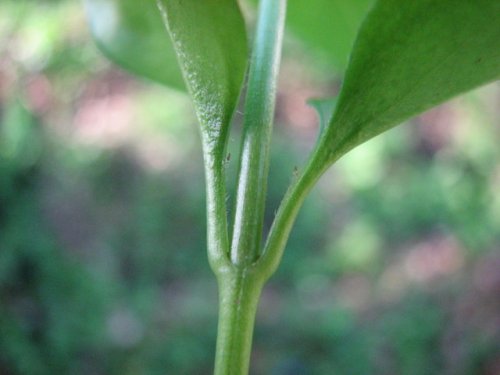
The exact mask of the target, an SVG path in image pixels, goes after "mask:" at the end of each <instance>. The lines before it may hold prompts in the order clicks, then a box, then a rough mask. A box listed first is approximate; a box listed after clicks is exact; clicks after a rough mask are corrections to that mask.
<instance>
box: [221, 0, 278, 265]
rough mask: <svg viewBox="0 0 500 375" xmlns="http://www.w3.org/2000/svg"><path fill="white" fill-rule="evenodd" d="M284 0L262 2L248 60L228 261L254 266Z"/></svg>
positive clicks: (260, 225) (264, 192)
mask: <svg viewBox="0 0 500 375" xmlns="http://www.w3.org/2000/svg"><path fill="white" fill-rule="evenodd" d="M285 10H286V0H261V1H260V4H259V13H258V19H257V28H256V35H255V40H254V47H253V53H252V58H251V61H250V68H249V76H248V89H247V96H246V102H245V118H244V126H243V138H242V146H241V154H240V159H239V160H240V161H239V163H240V164H239V173H238V187H237V195H236V209H235V217H234V228H233V237H232V243H231V261H232V263H233V264H235V265H238V266H241V265H242V266H244V265H249V264H252V263H253V262H255V260H256V259H257V258H258V255H259V249H260V245H261V236H262V225H263V218H264V207H265V198H266V188H267V175H268V169H269V144H270V140H271V130H272V124H273V117H274V108H275V102H276V82H277V76H278V69H279V64H280V59H281V47H282V41H283V32H284V25H285Z"/></svg>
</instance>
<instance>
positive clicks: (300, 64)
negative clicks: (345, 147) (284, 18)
mask: <svg viewBox="0 0 500 375" xmlns="http://www.w3.org/2000/svg"><path fill="white" fill-rule="evenodd" d="M303 3H304V2H303V1H302V2H298V3H297V7H298V8H297V9H299V8H300V7H301V6H303ZM361 3H366V1H364V2H363V1H360V2H359V4H361ZM298 14H300V12H299V13H297V12H296V11H294V15H293V16H294V17H297V15H298ZM298 27H299V28H300V27H301V26H300V24H299V26H298ZM292 31H293V30H292ZM311 33H312V32H311ZM305 40H307V37H306V39H305ZM316 47H317V46H312V47H308V45H306V44H304V43H303V42H301V41H299V40H297V39H294V38H293V33H291V35H290V36H289V38H288V40H287V42H286V49H285V56H284V62H283V68H282V73H281V80H280V92H279V97H278V108H277V120H276V123H277V124H276V130H275V135H274V143H273V148H272V149H273V156H272V166H271V180H270V185H269V202H268V205H269V210H268V212H267V223H268V224H269V223H270V222H271V220H272V217H273V214H274V210H275V209H276V207H277V205H278V203H279V200H280V199H281V197H282V195H283V193H284V190H285V188H286V186H287V184H288V183H289V182H290V180H291V178H292V176H293V173H294V169H295V168H296V167H300V165H301V163H302V162H303V160H304V159H305V158H306V155H307V153H308V151H309V150H310V148H311V147H312V144H313V143H314V141H315V138H316V132H317V129H316V127H317V121H316V118H315V114H314V112H313V110H312V109H310V108H308V107H307V106H306V105H305V100H306V99H307V98H309V97H317V96H333V95H335V93H336V92H337V91H338V87H339V82H340V77H339V76H332V74H331V71H332V69H331V68H330V66H329V64H330V63H329V59H328V58H327V57H325V56H322V55H321V53H319V54H314V53H315V51H316V49H317V48H316ZM309 48H311V49H309ZM138 53H140V49H139V50H138ZM323 58H324V59H323ZM235 117H236V118H235V123H236V124H235V130H234V136H233V138H232V142H231V145H230V150H229V152H230V153H231V154H232V155H237V153H238V141H237V140H238V131H239V128H240V122H241V113H237V114H236V116H235ZM499 119H500V88H499V85H498V84H493V85H490V86H487V87H484V88H482V89H480V90H477V91H475V92H472V93H469V94H467V95H465V96H462V97H460V98H458V99H455V100H454V101H452V102H450V103H447V104H445V105H443V106H441V107H439V108H437V109H435V110H433V111H431V112H428V113H426V114H424V115H423V116H421V117H419V118H417V119H415V120H413V121H412V124H410V125H404V126H401V127H399V128H396V129H394V130H392V131H390V132H389V133H387V134H386V135H384V136H380V137H378V138H376V139H374V140H372V141H370V142H368V143H367V144H365V145H363V146H362V147H359V148H358V149H357V150H355V151H354V152H352V153H351V154H350V155H348V156H346V157H345V158H343V159H342V160H341V161H340V162H339V163H338V164H337V165H336V166H335V167H334V168H333V169H332V170H331V171H330V172H328V174H327V175H326V176H325V177H324V178H323V179H322V180H321V182H320V184H319V186H318V188H316V189H315V191H314V192H313V194H312V195H311V197H310V198H309V199H308V200H307V202H306V205H305V207H304V208H303V210H302V212H301V215H300V217H299V219H298V222H297V224H296V226H295V229H294V231H293V233H292V236H291V239H290V243H289V245H288V248H287V251H286V254H285V257H284V260H283V263H282V265H281V267H280V269H279V271H278V273H277V274H276V275H275V276H274V277H273V278H272V280H271V282H270V283H269V285H268V286H267V287H266V288H265V290H264V293H263V298H262V301H261V304H260V309H259V313H258V317H257V327H256V333H255V342H254V351H253V357H252V371H253V373H254V374H276V375H292V374H345V375H349V374H353V375H354V374H415V375H423V374H438V373H439V374H464V375H465V374H467V375H468V374H484V375H494V374H499V373H500V359H499V357H498V353H499V350H500V299H499V296H500V272H499V270H500V251H499V249H500V193H499V191H500V189H499V186H500V148H499V147H498V145H499V144H500V124H499V122H500V120H499ZM196 128H197V125H196V121H195V118H194V115H193V111H192V107H191V104H190V102H189V99H188V98H187V97H186V96H184V95H183V94H179V93H177V92H175V91H169V90H167V89H164V88H162V87H159V86H157V85H155V84H151V83H148V82H144V81H141V80H137V79H135V78H134V77H131V76H129V75H128V74H127V73H125V72H123V71H121V70H120V69H119V68H117V67H115V66H113V65H111V64H110V63H109V62H107V61H106V60H105V59H104V58H103V57H102V56H101V55H100V54H99V53H98V52H97V51H96V48H95V46H94V45H93V43H92V42H91V40H90V39H89V33H88V30H87V25H86V22H85V19H84V14H83V10H82V6H81V4H80V3H79V2H76V1H69V0H67V1H66V0H60V1H48V0H45V1H36V2H35V1H27V0H21V1H19V0H17V1H13V0H2V2H1V3H0V374H2V375H45V374H75V375H77V374H81V375H87V374H89V375H90V374H93V375H94V374H95V375H99V374H103V375H104V374H110V375H112V374H134V375H136V374H144V375H146V374H208V373H210V372H211V368H212V361H213V353H214V349H215V348H214V347H215V333H216V323H217V322H216V320H217V304H216V299H217V291H216V285H215V281H214V279H213V277H212V275H211V272H210V270H209V267H208V263H207V260H206V255H205V221H204V217H205V213H204V199H205V198H204V183H203V172H202V161H201V152H200V145H199V140H198V134H197V129H196ZM228 159H230V160H229V161H228V171H229V173H228V174H229V178H228V180H229V182H230V183H232V182H234V179H235V178H234V174H235V167H236V166H235V164H236V157H235V156H233V157H231V158H228ZM232 185H234V184H232ZM232 193H233V192H232V191H230V194H229V197H228V199H229V201H231V200H232V196H233V194H232Z"/></svg>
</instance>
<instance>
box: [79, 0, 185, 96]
mask: <svg viewBox="0 0 500 375" xmlns="http://www.w3.org/2000/svg"><path fill="white" fill-rule="evenodd" d="M84 2H85V7H86V10H87V15H88V19H89V23H90V28H91V32H92V35H93V37H94V39H95V41H96V44H97V46H98V47H99V49H100V50H101V51H102V52H103V53H104V54H105V55H106V56H107V57H108V58H109V59H110V60H112V61H113V62H115V63H117V64H118V65H120V66H122V67H123V68H125V69H127V70H129V71H130V72H132V73H135V74H137V75H140V76H143V77H146V78H149V79H151V80H153V81H157V82H159V83H162V84H164V85H167V86H171V87H174V88H177V89H184V87H185V86H184V82H183V79H182V74H181V71H180V68H179V65H178V63H177V59H176V55H175V51H174V49H173V46H172V42H171V41H170V38H169V37H168V34H167V32H166V30H165V25H164V24H163V21H162V18H161V15H160V12H159V10H158V6H157V4H156V2H155V0H141V1H137V0H84Z"/></svg>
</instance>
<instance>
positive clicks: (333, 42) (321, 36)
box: [287, 0, 373, 72]
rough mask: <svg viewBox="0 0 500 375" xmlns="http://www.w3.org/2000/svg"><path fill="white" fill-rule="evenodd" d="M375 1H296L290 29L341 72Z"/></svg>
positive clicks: (290, 13) (290, 11) (291, 5)
mask: <svg viewBox="0 0 500 375" xmlns="http://www.w3.org/2000/svg"><path fill="white" fill-rule="evenodd" d="M372 3H373V0H348V1H346V0H292V1H289V2H288V9H287V27H288V29H289V31H291V33H292V34H293V35H294V36H296V37H298V38H299V39H300V40H302V41H304V42H305V43H306V44H307V45H309V46H310V47H312V49H313V50H314V51H317V52H319V53H320V54H322V55H323V56H324V57H326V59H327V60H328V61H329V62H331V63H332V64H333V66H334V67H335V68H337V69H338V70H339V71H340V72H343V71H344V69H345V67H346V66H347V61H348V57H349V53H350V52H351V49H352V44H353V43H354V38H355V37H356V33H357V31H358V29H359V26H360V25H361V22H362V21H363V18H364V17H365V15H366V12H367V11H368V9H369V6H370V4H372Z"/></svg>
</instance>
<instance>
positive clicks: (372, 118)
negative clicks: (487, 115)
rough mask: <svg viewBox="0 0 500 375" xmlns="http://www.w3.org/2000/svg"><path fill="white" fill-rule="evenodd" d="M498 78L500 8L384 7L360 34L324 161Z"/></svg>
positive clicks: (399, 0)
mask: <svg viewBox="0 0 500 375" xmlns="http://www.w3.org/2000/svg"><path fill="white" fill-rule="evenodd" d="M498 78H500V1H498V0H439V1H436V0H419V1H413V0H379V1H377V2H376V5H375V6H374V8H373V9H372V11H371V12H370V14H369V15H368V17H367V19H366V20H365V22H364V23H363V25H362V28H361V30H360V32H359V35H358V37H357V41H356V43H355V46H354V49H353V52H352V55H351V61H350V64H349V67H348V70H347V73H346V77H345V82H344V85H343V88H342V90H341V94H340V96H339V100H338V104H337V108H336V111H335V114H334V116H333V119H332V121H331V122H330V125H329V128H328V129H327V130H326V131H325V134H324V137H323V138H322V146H321V147H322V149H321V151H322V152H321V153H322V154H323V155H324V156H323V157H324V158H325V159H326V160H324V162H326V163H331V162H333V161H334V160H336V159H337V158H339V157H340V156H342V155H343V154H345V153H346V152H347V151H349V150H350V149H352V148H353V147H355V146H356V145H359V144H361V143H363V142H365V141H366V140H368V139H370V138H372V137H374V136H376V135H377V134H380V133H382V132H383V131H385V130H388V129H389V128H391V127H393V126H395V125H397V124H399V123H401V122H403V121H405V120H407V119H409V118H410V117H412V116H415V115H417V114H419V113H421V112H423V111H425V110H427V109H430V108H431V107H433V106H436V105H438V104H440V103H442V102H444V101H446V100H448V99H450V98H451V97H453V96H455V95H458V94H461V93H463V92H466V91H469V90H471V89H474V88H475V87H478V86H480V85H483V84H486V83H488V82H491V81H494V80H496V79H498Z"/></svg>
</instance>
